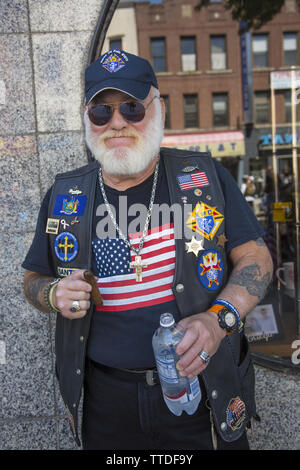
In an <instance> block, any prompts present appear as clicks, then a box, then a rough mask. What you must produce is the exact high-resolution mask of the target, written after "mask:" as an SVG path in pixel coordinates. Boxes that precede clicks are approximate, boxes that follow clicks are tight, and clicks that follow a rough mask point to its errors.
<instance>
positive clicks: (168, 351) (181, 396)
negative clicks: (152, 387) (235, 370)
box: [152, 313, 201, 416]
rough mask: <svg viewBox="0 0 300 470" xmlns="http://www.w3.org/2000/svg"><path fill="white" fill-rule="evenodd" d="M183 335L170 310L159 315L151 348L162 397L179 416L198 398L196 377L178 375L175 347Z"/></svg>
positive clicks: (190, 411) (193, 406)
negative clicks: (158, 323)
mask: <svg viewBox="0 0 300 470" xmlns="http://www.w3.org/2000/svg"><path fill="white" fill-rule="evenodd" d="M183 336H184V330H183V328H181V327H180V326H179V325H177V324H176V323H175V320H174V317H173V315H172V314H171V313H163V314H162V315H161V316H160V326H159V328H158V329H157V330H156V331H155V333H154V335H153V338H152V346H153V352H154V356H155V361H156V366H157V371H158V375H159V379H160V383H161V387H162V392H163V397H164V400H165V402H166V404H167V406H168V408H169V409H170V411H171V412H172V413H173V414H174V415H176V416H180V415H181V414H182V411H185V412H186V413H187V414H189V415H192V414H194V413H195V411H196V410H197V408H198V405H199V403H200V400H201V390H200V386H199V380H198V377H197V376H195V377H193V378H191V379H188V378H187V377H181V375H179V372H178V371H177V368H176V363H177V361H178V360H179V359H180V357H179V356H178V354H176V352H175V350H176V347H177V345H178V343H179V342H180V341H181V339H182V338H183Z"/></svg>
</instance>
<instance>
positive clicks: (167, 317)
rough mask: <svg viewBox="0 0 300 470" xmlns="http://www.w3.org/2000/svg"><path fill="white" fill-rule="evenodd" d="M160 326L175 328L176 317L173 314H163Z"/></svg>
mask: <svg viewBox="0 0 300 470" xmlns="http://www.w3.org/2000/svg"><path fill="white" fill-rule="evenodd" d="M159 322H160V326H163V327H165V328H167V327H169V326H173V325H174V323H175V320H174V317H173V315H172V313H162V314H161V316H160V321H159Z"/></svg>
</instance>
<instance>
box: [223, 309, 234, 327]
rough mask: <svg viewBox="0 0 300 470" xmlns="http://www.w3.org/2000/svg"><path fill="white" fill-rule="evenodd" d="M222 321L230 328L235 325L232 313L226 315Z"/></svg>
mask: <svg viewBox="0 0 300 470" xmlns="http://www.w3.org/2000/svg"><path fill="white" fill-rule="evenodd" d="M224 321H225V323H226V326H228V327H229V328H232V327H233V326H234V325H235V323H236V318H235V315H234V314H233V313H232V312H228V313H226V315H225V318H224Z"/></svg>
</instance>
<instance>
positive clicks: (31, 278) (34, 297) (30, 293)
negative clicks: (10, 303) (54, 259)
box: [24, 272, 53, 312]
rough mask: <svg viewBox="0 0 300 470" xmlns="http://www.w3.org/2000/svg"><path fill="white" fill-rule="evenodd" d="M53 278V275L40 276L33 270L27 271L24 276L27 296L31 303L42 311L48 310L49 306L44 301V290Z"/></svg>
mask: <svg viewBox="0 0 300 470" xmlns="http://www.w3.org/2000/svg"><path fill="white" fill-rule="evenodd" d="M52 279H53V278H51V277H48V276H40V275H39V274H37V273H33V272H27V273H26V274H25V276H24V293H25V296H26V298H27V300H28V302H30V303H31V305H33V306H34V307H35V308H37V309H38V310H41V311H42V312H48V308H47V306H46V305H45V302H44V290H45V288H46V286H47V284H48V283H49V281H51V280H52Z"/></svg>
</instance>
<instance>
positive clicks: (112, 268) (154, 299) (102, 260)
mask: <svg viewBox="0 0 300 470" xmlns="http://www.w3.org/2000/svg"><path fill="white" fill-rule="evenodd" d="M141 235H142V234H141V233H136V234H133V235H132V234H131V235H129V239H130V243H131V244H132V245H133V246H134V247H138V246H139V242H140V238H141ZM93 251H94V255H95V257H96V263H97V270H98V282H97V284H98V287H99V290H100V293H101V296H102V299H103V305H102V306H101V307H96V309H97V310H100V311H105V312H113V311H121V310H131V309H136V308H143V307H149V306H152V305H157V304H161V303H164V302H169V301H171V300H174V294H173V292H172V283H173V277H174V268H175V240H174V226H173V224H165V225H162V226H160V227H156V228H153V229H150V230H148V233H147V235H146V237H145V241H144V244H143V248H142V250H141V252H140V255H141V257H142V262H143V263H146V264H147V267H145V268H143V275H142V281H141V282H136V273H135V269H133V268H130V266H129V263H130V262H132V261H134V258H135V253H134V251H133V250H131V249H130V250H129V248H128V247H127V245H126V243H125V242H124V241H123V240H122V239H119V238H116V239H109V238H106V239H99V238H95V239H94V240H93Z"/></svg>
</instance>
